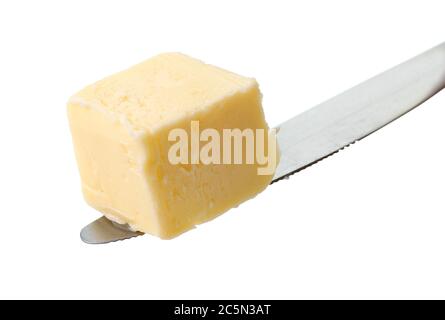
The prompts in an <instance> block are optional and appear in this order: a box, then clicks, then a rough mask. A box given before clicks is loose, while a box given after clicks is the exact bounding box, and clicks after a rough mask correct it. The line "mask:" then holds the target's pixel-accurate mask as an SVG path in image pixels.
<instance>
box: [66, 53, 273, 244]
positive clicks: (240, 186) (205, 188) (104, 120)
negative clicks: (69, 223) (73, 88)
mask: <svg viewBox="0 0 445 320" xmlns="http://www.w3.org/2000/svg"><path fill="white" fill-rule="evenodd" d="M68 118H69V122H70V128H71V132H72V137H73V143H74V147H75V154H76V158H77V163H78V167H79V171H80V176H81V181H82V191H83V195H84V198H85V200H86V201H87V203H88V204H89V205H91V206H92V207H94V208H95V209H97V210H99V211H100V212H102V213H103V214H104V215H105V216H106V217H108V218H109V219H111V220H113V221H116V222H118V223H127V224H128V225H130V226H131V228H132V229H134V230H138V231H142V232H145V233H149V234H153V235H156V236H159V237H161V238H164V239H168V238H172V237H175V236H177V235H179V234H181V233H182V232H184V231H186V230H189V229H191V228H193V227H194V226H196V225H197V224H200V223H203V222H206V221H208V220H211V219H213V218H215V217H216V216H218V215H219V214H221V213H223V212H225V211H227V210H228V209H230V208H232V207H234V206H237V205H238V204H240V203H242V202H243V201H245V200H247V199H249V198H252V197H253V196H255V195H256V194H258V193H259V192H261V191H262V190H263V189H265V188H266V186H267V185H268V184H269V183H270V181H271V179H272V176H273V172H271V173H270V174H265V175H259V174H258V168H259V167H260V166H261V165H260V163H258V162H257V161H255V162H254V163H253V164H252V163H245V162H244V163H241V164H239V163H238V164H233V163H231V164H229V163H224V162H223V161H221V163H208V161H207V162H205V161H204V159H196V154H197V153H196V146H197V144H200V145H203V144H204V143H203V142H202V141H201V142H199V141H198V142H196V139H195V140H194V141H192V140H193V137H192V138H190V140H188V144H187V145H186V146H185V148H183V150H185V151H190V153H191V154H189V155H185V156H184V155H183V156H184V157H183V159H186V160H189V161H188V162H185V161H182V162H180V163H172V161H171V160H170V158H169V155H171V150H172V149H171V148H172V147H173V146H174V145H175V144H177V143H178V140H172V139H171V136H170V135H171V132H172V130H174V129H180V130H183V132H186V133H187V134H188V135H191V136H193V133H194V132H193V130H195V129H196V125H199V130H201V132H203V130H205V129H210V128H211V129H213V130H214V132H217V133H219V134H221V136H223V131H224V130H225V129H230V128H238V129H241V130H243V129H247V128H249V129H253V130H256V129H263V130H265V131H266V135H267V130H268V126H267V124H266V122H265V119H264V114H263V111H262V107H261V94H260V91H259V89H258V84H257V82H256V81H255V80H254V79H251V78H245V77H242V76H239V75H236V74H233V73H231V72H228V71H225V70H222V69H219V68H217V67H214V66H211V65H207V64H204V63H202V62H201V61H198V60H195V59H193V58H190V57H188V56H185V55H182V54H179V53H166V54H161V55H158V56H155V57H153V58H151V59H149V60H146V61H145V62H142V63H140V64H138V65H135V66H133V67H131V68H130V69H128V70H125V71H122V72H119V73H117V74H114V75H112V76H109V77H107V78H105V79H103V80H100V81H98V82H96V83H94V84H92V85H90V86H87V87H86V88H84V89H83V90H81V91H80V92H78V93H77V94H75V95H74V96H73V97H72V98H71V99H70V100H69V102H68ZM193 125H194V126H195V127H194V126H193ZM195 138H196V137H195ZM207 138H208V137H207ZM220 145H221V146H222V142H221V144H220ZM194 148H195V150H193V149H194ZM198 155H199V152H198ZM210 156H215V154H213V152H212V153H211V154H210ZM244 156H246V152H244ZM193 158H194V159H193ZM220 158H221V159H222V158H223V155H221V156H220ZM197 160H198V161H197ZM199 160H203V161H199Z"/></svg>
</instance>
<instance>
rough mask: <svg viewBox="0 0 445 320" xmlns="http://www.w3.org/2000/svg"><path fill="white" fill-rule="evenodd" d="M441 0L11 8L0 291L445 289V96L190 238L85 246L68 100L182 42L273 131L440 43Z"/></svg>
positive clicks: (3, 110) (118, 294)
mask: <svg viewBox="0 0 445 320" xmlns="http://www.w3.org/2000/svg"><path fill="white" fill-rule="evenodd" d="M444 10H445V3H444V2H443V1H441V0H438V1H426V0H422V1H376V0H373V1H305V2H303V1H301V2H300V1H268V2H261V1H228V0H224V1H219V2H217V1H192V0H189V1H175V2H173V1H164V0H163V1H158V2H149V1H129V0H125V1H119V2H118V1H79V0H77V1H70V2H68V1H26V2H25V1H8V2H6V1H2V2H0V58H1V59H0V88H1V91H0V101H1V106H0V121H1V125H0V143H1V144H0V150H1V151H0V155H1V158H0V163H1V165H0V191H1V193H0V197H1V201H0V204H1V210H0V217H1V220H0V224H1V231H0V298H158V299H161V298H252V299H253V298H305V299H310V298H341V299H342V298H445V272H444V270H445V255H444V245H445V201H444V195H443V193H444V192H445V188H444V186H445V184H444V181H445V168H444V166H443V164H444V163H445V152H444V143H443V137H444V136H445V126H444V121H445V92H442V93H439V94H438V95H437V96H436V97H434V98H433V99H431V100H430V101H428V102H427V103H425V104H424V105H422V106H421V107H420V108H418V109H416V110H414V111H413V112H411V113H409V114H408V115H406V116H405V117H403V118H402V119H400V120H398V121H396V122H395V123H393V124H391V125H390V126H388V127H386V128H384V129H382V130H381V131H379V132H377V133H375V134H374V135H372V136H370V137H369V138H367V139H365V140H363V141H361V142H359V143H357V144H355V145H354V146H352V147H350V148H348V149H346V150H345V151H342V152H340V153H338V154H336V155H335V156H334V157H331V158H329V159H327V160H324V161H322V162H321V163H319V164H317V165H316V166H313V167H311V168H309V169H307V170H305V171H303V172H300V173H298V174H296V175H294V176H292V177H291V179H290V180H287V181H282V182H279V183H277V184H274V185H272V186H270V187H269V188H268V189H267V190H266V191H265V192H263V193H262V194H260V195H259V196H258V197H256V198H255V199H254V200H251V201H248V202H246V203H244V204H243V205H241V206H240V207H239V208H237V209H233V210H230V211H229V212H228V213H226V214H225V215H223V216H221V217H219V218H217V219H216V220H214V221H212V222H209V223H206V224H204V225H201V226H199V227H198V228H196V229H195V230H193V231H190V232H187V233H186V234H184V235H182V236H180V237H179V238H177V239H175V240H171V241H162V240H159V239H157V238H154V237H152V236H143V237H139V238H136V239H132V240H126V241H123V242H118V243H113V244H108V245H102V246H90V245H86V244H84V243H82V242H81V241H80V239H79V230H80V229H81V227H83V226H84V225H85V224H87V223H89V222H90V221H92V220H94V219H96V218H97V217H99V216H100V214H99V213H98V212H96V211H95V210H93V209H91V208H89V207H88V206H87V205H86V204H85V203H84V201H83V199H82V196H81V192H80V181H79V177H78V172H77V167H76V163H75V161H74V154H73V149H72V145H71V137H70V132H69V129H68V123H67V117H66V109H65V103H66V101H67V99H68V98H69V96H70V95H71V94H73V93H74V92H75V91H77V90H78V89H80V88H82V87H83V86H84V85H87V84H89V83H91V82H94V81H96V80H98V79H100V78H102V77H104V76H106V75H108V74H111V73H114V72H116V71H119V70H121V69H124V68H126V67H128V66H131V65H132V64H134V63H137V62H140V61H142V60H144V59H146V58H149V57H150V56H152V55H155V54H157V53H160V52H164V51H180V52H183V53H186V54H189V55H191V56H194V57H196V58H199V59H202V60H204V61H206V62H208V63H212V64H215V65H218V66H221V67H223V68H226V69H229V70H231V71H234V72H237V73H240V74H242V75H246V76H253V77H255V78H257V80H258V81H259V83H260V86H261V90H262V92H263V94H264V109H265V112H266V116H267V119H268V122H269V124H270V125H271V126H274V125H278V124H279V123H280V122H282V121H284V120H286V119H287V118H290V117H291V116H294V115H296V114H298V113H299V112H301V111H303V110H305V109H307V108H309V107H311V106H313V105H316V104H318V103H319V102H322V101H324V100H326V99H327V98H330V97H331V96H334V95H336V94H338V93H339V92H341V91H343V90H345V89H348V88H349V87H351V86H353V85H355V84H357V83H359V82H361V81H363V80H366V79H367V78H369V77H371V76H373V75H375V74H377V73H379V72H381V71H384V70H385V69H387V68H389V67H392V66H393V65H396V64H398V63H400V62H402V61H404V60H406V59H408V58H410V57H412V56H414V55H416V54H418V53H421V52H422V51H424V50H426V49H429V48H430V47H432V46H435V45H437V44H439V43H440V42H442V41H445V32H444V31H445V27H444V25H445V19H444Z"/></svg>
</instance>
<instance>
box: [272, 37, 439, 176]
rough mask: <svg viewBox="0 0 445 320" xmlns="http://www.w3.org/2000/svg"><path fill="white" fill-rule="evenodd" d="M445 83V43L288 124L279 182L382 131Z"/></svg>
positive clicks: (282, 132)
mask: <svg viewBox="0 0 445 320" xmlns="http://www.w3.org/2000/svg"><path fill="white" fill-rule="evenodd" d="M444 87H445V43H443V44H441V45H439V46H437V47H435V48H433V49H431V50H429V51H427V52H425V53H423V54H421V55H419V56H417V57H415V58H413V59H411V60H409V61H407V62H405V63H403V64H401V65H399V66H397V67H394V68H393V69H390V70H388V71H386V72H384V73H382V74H380V75H378V76H376V77H374V78H372V79H370V80H368V81H365V82H363V83H361V84H359V85H357V86H356V87H353V88H352V89H350V90H348V91H346V92H344V93H342V94H340V95H338V96H336V97H334V98H332V99H330V100H328V101H326V102H324V103H322V104H320V105H318V106H316V107H314V108H312V109H309V110H308V111H306V112H304V113H302V114H300V115H298V116H296V117H295V118H292V119H290V120H288V121H286V122H284V123H283V124H281V125H280V126H279V127H278V129H279V131H278V134H277V140H278V145H279V147H280V150H281V159H280V163H279V165H278V168H277V170H276V172H275V176H274V179H273V182H276V181H278V180H280V179H282V178H284V177H287V176H289V175H291V174H293V173H295V172H297V171H300V170H302V169H304V168H306V167H308V166H310V165H312V164H314V163H316V162H318V161H320V160H321V159H324V158H326V157H328V156H329V155H331V154H333V153H335V152H337V151H339V150H341V149H343V148H344V147H346V146H348V145H350V144H352V143H354V142H356V141H358V140H360V139H362V138H364V137H366V136H367V135H369V134H371V133H373V132H375V131H377V130H378V129H380V128H382V127H384V126H385V125H387V124H388V123H390V122H392V121H394V120H395V119H397V118H399V117H400V116H402V115H404V114H405V113H407V112H408V111H410V110H412V109H413V108H415V107H417V106H418V105H420V104H421V103H422V102H424V101H426V100H427V99H429V98H430V97H432V96H433V95H434V94H436V93H437V92H439V91H440V90H441V89H443V88H444Z"/></svg>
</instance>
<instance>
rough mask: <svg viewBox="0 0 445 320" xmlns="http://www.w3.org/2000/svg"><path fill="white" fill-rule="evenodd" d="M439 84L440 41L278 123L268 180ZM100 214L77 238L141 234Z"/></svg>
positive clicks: (377, 123)
mask: <svg viewBox="0 0 445 320" xmlns="http://www.w3.org/2000/svg"><path fill="white" fill-rule="evenodd" d="M443 88H445V43H442V44H441V45H439V46H437V47H434V48H432V49H430V50H428V51H426V52H424V53H422V54H420V55H418V56H416V57H414V58H412V59H411V60H408V61H406V62H404V63H402V64H400V65H398V66H396V67H394V68H392V69H390V70H388V71H386V72H383V73H381V74H379V75H377V76H375V77H374V78H371V79H369V80H367V81H365V82H363V83H361V84H359V85H357V86H355V87H353V88H352V89H349V90H347V91H345V92H343V93H341V94H339V95H337V96H335V97H334V98H331V99H330V100H328V101H326V102H323V103H321V104H319V105H317V106H315V107H313V108H311V109H309V110H307V111H306V112H303V113H301V114H299V115H297V116H296V117H294V118H292V119H290V120H287V121H286V122H284V123H282V124H281V125H279V126H278V127H277V128H276V129H277V132H278V133H277V141H278V145H279V147H280V151H281V158H280V163H279V164H278V167H277V169H276V171H275V176H274V178H273V180H272V183H274V182H277V181H279V180H281V179H283V178H286V177H288V176H290V175H292V174H294V173H296V172H298V171H300V170H303V169H305V168H307V167H309V166H311V165H313V164H315V163H316V162H318V161H320V160H323V159H324V158H326V157H329V156H330V155H332V154H334V153H336V152H338V151H340V150H342V149H343V148H345V147H347V146H349V145H351V144H353V143H355V142H357V141H359V140H361V139H363V138H365V137H366V136H368V135H370V134H371V133H373V132H375V131H377V130H379V129H380V128H382V127H384V126H385V125H387V124H389V123H391V122H392V121H394V120H396V119H397V118H399V117H401V116H402V115H404V114H405V113H407V112H409V111H410V110H412V109H414V108H415V107H417V106H419V105H420V104H422V103H423V102H424V101H426V100H428V99H429V98H431V97H432V96H434V95H435V94H436V93H437V92H439V91H440V90H442V89H443ZM142 234H143V233H141V232H134V231H132V230H130V229H129V227H128V226H126V225H119V224H116V223H114V222H111V221H110V220H108V219H107V218H106V217H101V218H99V219H97V220H95V221H93V222H92V223H90V224H89V225H87V226H85V227H84V228H83V229H82V231H81V233H80V236H81V239H82V240H83V241H84V242H86V243H90V244H100V243H108V242H113V241H117V240H124V239H128V238H132V237H136V236H139V235H142Z"/></svg>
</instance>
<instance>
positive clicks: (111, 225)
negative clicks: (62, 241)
mask: <svg viewBox="0 0 445 320" xmlns="http://www.w3.org/2000/svg"><path fill="white" fill-rule="evenodd" d="M140 235H143V233H142V232H134V231H131V230H130V229H129V228H128V226H127V225H123V224H118V223H115V222H112V221H110V220H108V219H107V218H106V217H101V218H99V219H97V220H95V221H93V222H91V223H90V224H89V225H87V226H85V227H84V228H83V229H82V231H81V232H80V238H81V239H82V241H83V242H85V243H88V244H103V243H108V242H113V241H118V240H124V239H129V238H133V237H137V236H140Z"/></svg>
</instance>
